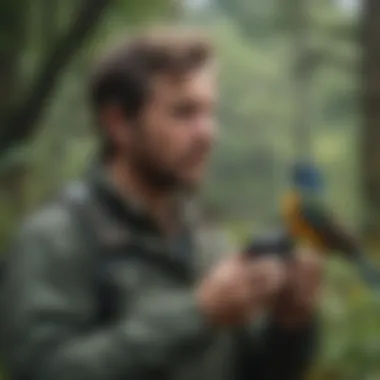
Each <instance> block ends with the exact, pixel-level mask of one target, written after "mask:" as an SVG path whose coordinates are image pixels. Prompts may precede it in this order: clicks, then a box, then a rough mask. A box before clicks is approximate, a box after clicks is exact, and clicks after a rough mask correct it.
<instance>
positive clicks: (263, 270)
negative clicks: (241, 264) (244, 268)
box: [248, 257, 286, 293]
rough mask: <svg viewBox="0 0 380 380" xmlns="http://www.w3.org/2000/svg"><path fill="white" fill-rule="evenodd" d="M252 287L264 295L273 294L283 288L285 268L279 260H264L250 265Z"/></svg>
mask: <svg viewBox="0 0 380 380" xmlns="http://www.w3.org/2000/svg"><path fill="white" fill-rule="evenodd" d="M248 269H249V271H250V281H251V283H252V284H251V286H252V287H254V288H257V289H260V290H261V292H263V293H272V292H275V291H276V290H278V289H279V288H280V287H281V286H283V284H284V282H285V279H286V273H285V267H284V264H283V263H282V261H281V260H279V259H278V258H269V257H268V258H262V259H256V260H253V261H252V262H251V263H249V267H248Z"/></svg>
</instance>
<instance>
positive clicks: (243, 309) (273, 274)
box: [197, 256, 286, 326]
mask: <svg viewBox="0 0 380 380" xmlns="http://www.w3.org/2000/svg"><path fill="white" fill-rule="evenodd" d="M285 275H286V270H285V266H284V264H283V263H282V262H281V261H280V260H279V259H276V258H270V257H267V258H261V259H257V260H252V259H249V258H244V257H242V256H234V257H232V258H230V259H228V260H225V261H223V262H221V263H220V264H219V265H218V266H217V267H216V268H214V270H212V271H211V272H210V274H209V275H208V277H206V278H205V280H204V281H203V282H202V284H201V285H200V287H199V289H198V293H197V296H198V301H199V306H200V308H201V310H202V312H203V313H204V315H205V316H206V317H207V318H208V319H209V321H211V323H213V324H215V325H224V326H225V325H237V324H240V323H245V322H246V321H248V320H249V319H250V318H251V317H252V316H253V315H256V314H259V313H260V312H262V311H263V308H265V307H266V305H267V302H268V300H270V299H273V297H274V296H275V295H276V294H277V293H278V291H279V290H280V289H281V288H282V287H283V285H284V282H285V278H286V277H285Z"/></svg>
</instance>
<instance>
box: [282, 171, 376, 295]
mask: <svg viewBox="0 0 380 380" xmlns="http://www.w3.org/2000/svg"><path fill="white" fill-rule="evenodd" d="M292 185H293V186H292V191H291V193H290V195H289V196H288V197H287V198H286V199H285V201H284V205H283V220H284V224H285V225H286V226H287V229H288V231H289V233H290V235H291V236H292V237H293V239H294V240H295V241H297V242H300V243H306V244H308V245H309V246H311V247H313V248H316V249H318V250H320V251H321V252H336V253H339V254H341V255H342V256H343V257H344V258H345V259H347V260H349V261H350V262H352V263H354V264H355V265H356V266H357V267H358V269H359V271H360V273H361V275H362V276H363V278H364V280H365V281H366V282H367V283H368V284H369V285H371V286H375V287H379V289H380V272H379V271H378V270H377V269H376V268H375V267H374V266H373V265H372V264H371V263H370V262H369V261H368V259H367V258H366V255H365V252H364V251H363V249H362V247H361V246H360V244H359V242H358V241H357V239H356V238H355V237H353V235H352V234H351V233H349V232H348V231H347V229H346V228H345V227H343V225H342V223H340V222H338V221H337V218H336V217H335V215H334V214H333V212H332V211H331V210H329V209H328V208H327V207H326V204H325V203H324V202H323V190H324V186H323V180H322V177H321V175H320V173H319V171H318V170H317V168H316V167H315V166H314V165H312V164H297V165H296V166H295V168H294V171H293V178H292Z"/></svg>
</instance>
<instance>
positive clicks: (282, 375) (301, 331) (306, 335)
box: [237, 318, 318, 380]
mask: <svg viewBox="0 0 380 380" xmlns="http://www.w3.org/2000/svg"><path fill="white" fill-rule="evenodd" d="M237 335H238V338H237V343H238V344H237V364H238V367H237V372H238V376H237V379H239V380H249V379H253V378H257V379H266V380H302V379H305V378H306V376H307V371H308V370H309V368H310V366H311V364H312V361H313V359H314V356H315V353H316V349H317V343H318V341H317V338H318V323H317V318H314V319H313V320H311V321H310V322H309V323H308V324H307V325H304V326H302V327H301V328H297V329H289V330H288V329H284V328H283V327H280V326H279V325H277V324H276V323H275V322H273V321H268V322H267V323H266V324H265V325H264V326H262V328H260V329H258V330H256V331H255V332H253V331H252V330H249V331H248V328H247V329H244V331H239V332H238V334H237Z"/></svg>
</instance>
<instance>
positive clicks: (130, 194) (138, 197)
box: [108, 159, 177, 234]
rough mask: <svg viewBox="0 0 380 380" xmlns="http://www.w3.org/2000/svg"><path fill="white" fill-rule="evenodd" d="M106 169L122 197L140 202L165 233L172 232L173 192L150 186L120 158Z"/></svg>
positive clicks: (173, 222)
mask: <svg viewBox="0 0 380 380" xmlns="http://www.w3.org/2000/svg"><path fill="white" fill-rule="evenodd" d="M108 171H109V173H110V179H111V181H112V183H113V184H114V185H115V187H116V188H117V189H118V191H119V192H120V194H121V196H122V197H125V199H126V200H127V201H129V202H131V201H132V202H136V203H138V204H142V205H143V206H144V207H145V208H146V209H147V210H148V212H149V214H150V215H151V216H152V217H153V218H154V220H156V222H157V223H158V225H159V226H160V228H162V230H163V231H164V232H165V234H172V233H174V230H175V226H176V225H177V222H176V220H175V219H176V218H175V212H174V203H175V194H173V193H172V192H169V191H163V190H160V189H157V188H154V187H152V186H151V185H150V184H149V183H147V182H146V181H144V179H143V176H141V175H139V173H138V172H137V171H136V170H134V168H133V167H131V166H130V165H126V164H125V162H123V161H122V160H118V159H115V160H113V161H111V162H110V163H109V164H108Z"/></svg>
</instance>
